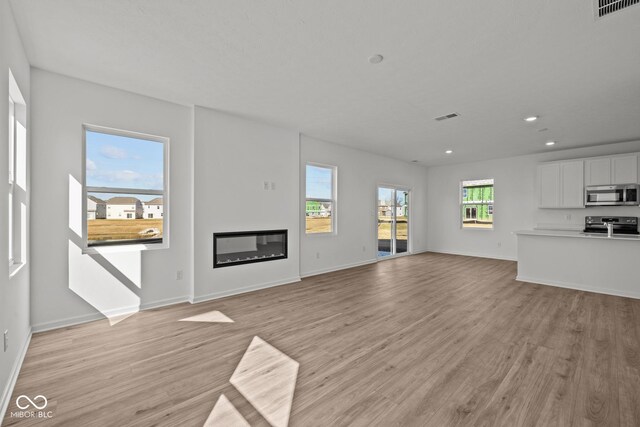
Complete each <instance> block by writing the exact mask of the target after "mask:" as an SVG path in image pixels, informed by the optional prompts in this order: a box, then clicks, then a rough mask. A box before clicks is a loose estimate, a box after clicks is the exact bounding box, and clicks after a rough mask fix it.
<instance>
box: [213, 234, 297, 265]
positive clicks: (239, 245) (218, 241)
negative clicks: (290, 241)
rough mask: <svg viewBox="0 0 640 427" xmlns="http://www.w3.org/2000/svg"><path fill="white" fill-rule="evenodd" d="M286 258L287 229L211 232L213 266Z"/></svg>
mask: <svg viewBox="0 0 640 427" xmlns="http://www.w3.org/2000/svg"><path fill="white" fill-rule="evenodd" d="M284 258H287V230H267V231H242V232H232V233H214V234H213V268H218V267H229V266H232V265H239V264H248V263H251V262H263V261H274V260H277V259H284Z"/></svg>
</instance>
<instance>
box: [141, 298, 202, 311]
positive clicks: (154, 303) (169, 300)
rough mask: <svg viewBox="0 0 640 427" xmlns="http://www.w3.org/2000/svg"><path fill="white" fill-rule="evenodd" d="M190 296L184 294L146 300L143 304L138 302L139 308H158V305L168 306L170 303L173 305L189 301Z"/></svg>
mask: <svg viewBox="0 0 640 427" xmlns="http://www.w3.org/2000/svg"><path fill="white" fill-rule="evenodd" d="M190 297H191V295H184V296H181V297H174V298H165V299H161V300H158V301H152V302H147V303H144V304H140V310H142V311H144V310H151V309H154V308H159V307H168V306H170V305H175V304H181V303H183V302H190V301H189V298H190Z"/></svg>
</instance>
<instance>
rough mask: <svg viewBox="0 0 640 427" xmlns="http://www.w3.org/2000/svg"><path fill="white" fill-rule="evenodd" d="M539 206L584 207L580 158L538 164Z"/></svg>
mask: <svg viewBox="0 0 640 427" xmlns="http://www.w3.org/2000/svg"><path fill="white" fill-rule="evenodd" d="M538 207H539V208H584V162H583V161H582V160H575V161H568V162H556V163H543V164H541V165H538Z"/></svg>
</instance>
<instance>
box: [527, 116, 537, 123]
mask: <svg viewBox="0 0 640 427" xmlns="http://www.w3.org/2000/svg"><path fill="white" fill-rule="evenodd" d="M536 120H538V116H529V117H525V119H524V121H525V122H535V121H536Z"/></svg>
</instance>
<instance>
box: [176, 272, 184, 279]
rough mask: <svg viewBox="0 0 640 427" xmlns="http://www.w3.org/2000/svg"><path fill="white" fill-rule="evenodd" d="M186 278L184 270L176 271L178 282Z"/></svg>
mask: <svg viewBox="0 0 640 427" xmlns="http://www.w3.org/2000/svg"><path fill="white" fill-rule="evenodd" d="M183 277H184V272H183V271H182V270H178V271H176V280H182V278H183Z"/></svg>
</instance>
